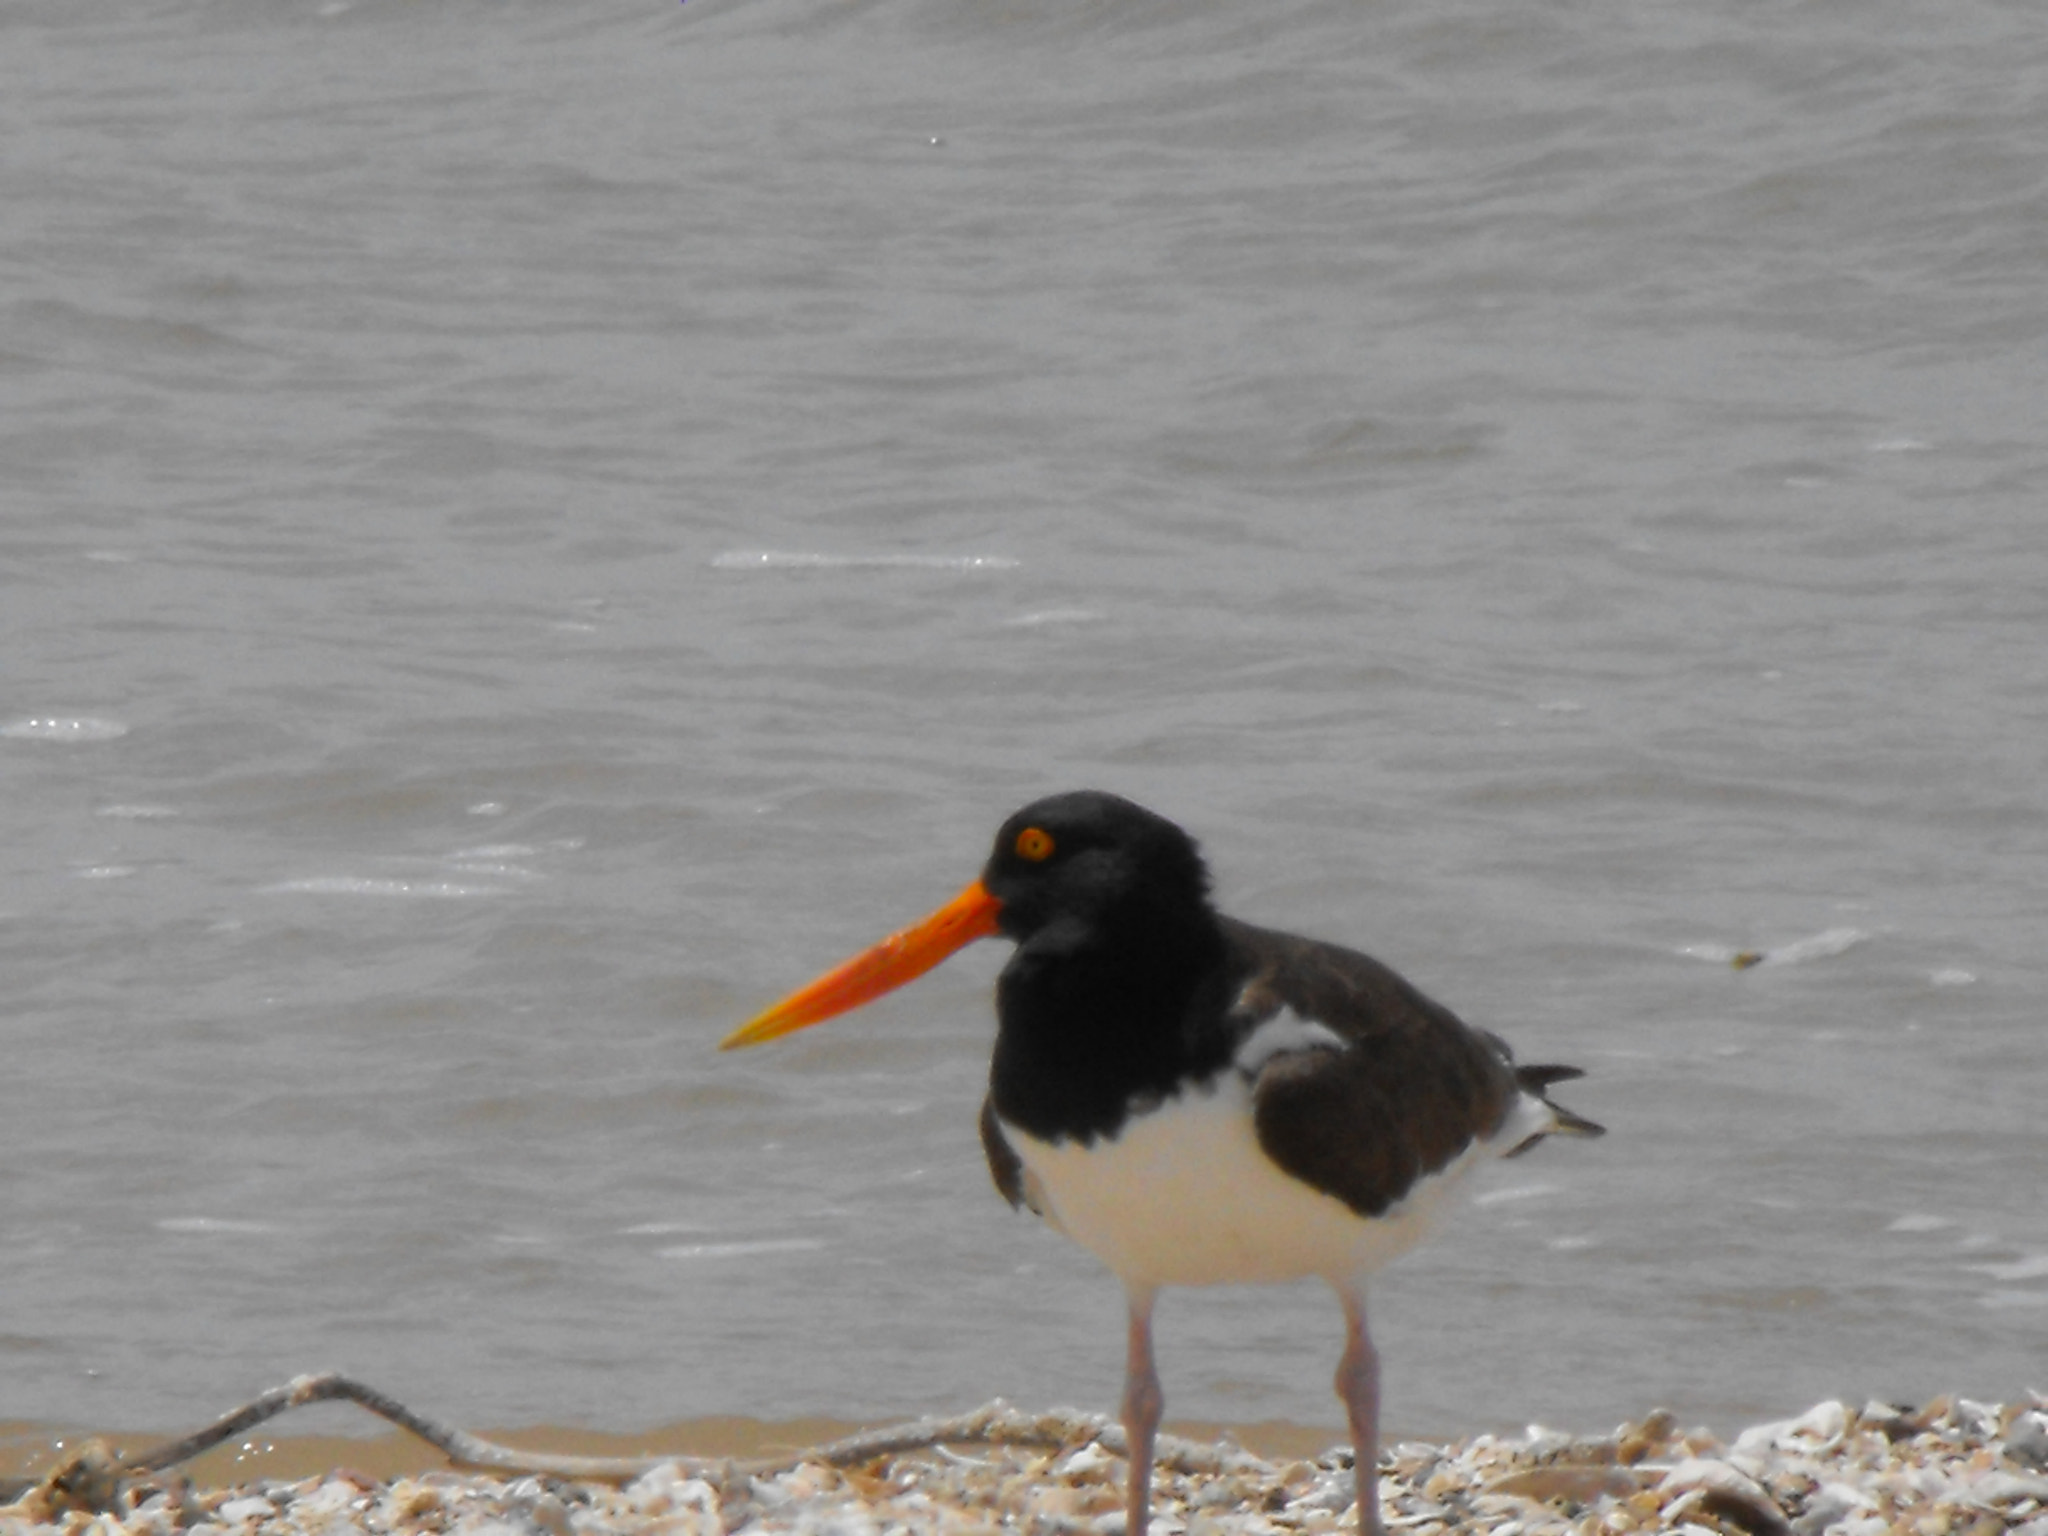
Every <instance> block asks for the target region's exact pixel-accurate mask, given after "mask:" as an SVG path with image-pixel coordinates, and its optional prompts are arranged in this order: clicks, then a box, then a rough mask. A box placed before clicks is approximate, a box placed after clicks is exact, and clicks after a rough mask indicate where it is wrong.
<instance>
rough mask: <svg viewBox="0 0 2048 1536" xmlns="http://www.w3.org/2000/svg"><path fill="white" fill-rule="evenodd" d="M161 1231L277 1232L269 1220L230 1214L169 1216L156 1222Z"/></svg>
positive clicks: (158, 1229)
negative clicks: (253, 1219) (254, 1219)
mask: <svg viewBox="0 0 2048 1536" xmlns="http://www.w3.org/2000/svg"><path fill="white" fill-rule="evenodd" d="M156 1229H157V1231H159V1232H198V1233H202V1234H204V1233H226V1234H229V1235H235V1234H247V1233H251V1232H275V1231H276V1230H277V1228H276V1227H275V1226H273V1225H272V1224H271V1223H269V1222H267V1221H239V1220H236V1219H235V1218H233V1217H229V1216H167V1217H165V1218H164V1219H163V1220H162V1221H160V1222H158V1223H157V1224H156Z"/></svg>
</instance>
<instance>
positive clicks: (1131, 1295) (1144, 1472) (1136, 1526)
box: [1123, 1286, 1166, 1536]
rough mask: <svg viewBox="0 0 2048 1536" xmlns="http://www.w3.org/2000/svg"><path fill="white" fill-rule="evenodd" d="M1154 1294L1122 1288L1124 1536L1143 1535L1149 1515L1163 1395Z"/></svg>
mask: <svg viewBox="0 0 2048 1536" xmlns="http://www.w3.org/2000/svg"><path fill="white" fill-rule="evenodd" d="M1153 1294H1154V1293H1153V1291H1152V1290H1151V1288H1150V1287H1149V1286H1148V1287H1145V1288H1142V1289H1140V1288H1139V1287H1136V1286H1126V1287H1125V1299H1126V1301H1127V1302H1128V1304H1129V1307H1130V1317H1131V1326H1130V1336H1129V1342H1128V1344H1127V1346H1126V1350H1125V1355H1124V1409H1123V1411H1124V1442H1125V1445H1126V1448H1127V1449H1128V1450H1129V1452H1130V1458H1131V1481H1130V1492H1129V1495H1128V1497H1127V1499H1126V1502H1125V1505H1124V1536H1145V1526H1146V1524H1147V1522H1148V1521H1149V1520H1150V1519H1151V1514H1152V1446H1153V1443H1154V1441H1156V1440H1157V1439H1158V1437H1159V1416H1160V1414H1161V1413H1163V1412H1164V1411H1165V1408H1166V1394H1165V1393H1163V1392H1161V1391H1160V1390H1159V1372H1158V1370H1157V1369H1156V1368H1154V1366H1153V1364H1152V1300H1153Z"/></svg>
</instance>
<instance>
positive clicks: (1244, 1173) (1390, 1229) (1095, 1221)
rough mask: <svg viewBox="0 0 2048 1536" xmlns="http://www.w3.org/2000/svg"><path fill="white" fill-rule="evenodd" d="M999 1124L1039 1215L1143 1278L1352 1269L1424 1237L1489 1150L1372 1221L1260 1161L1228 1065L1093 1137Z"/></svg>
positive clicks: (1347, 1275) (1248, 1111) (1343, 1277)
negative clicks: (1051, 1135)
mask: <svg viewBox="0 0 2048 1536" xmlns="http://www.w3.org/2000/svg"><path fill="white" fill-rule="evenodd" d="M1318 1043H1319V1042H1318ZM1002 1130H1003V1135H1004V1136H1005V1137H1007V1138H1008V1139H1009V1142H1010V1145H1011V1146H1012V1147H1014V1148H1015V1149H1016V1152H1017V1155H1018V1156H1019V1157H1020V1158H1021V1159H1022V1160H1023V1162H1024V1167H1025V1170H1026V1174H1027V1181H1028V1184H1029V1187H1030V1188H1031V1192H1032V1194H1033V1196H1034V1203H1035V1204H1036V1205H1038V1207H1039V1208H1040V1209H1041V1211H1042V1212H1043V1214H1044V1215H1045V1217H1046V1219H1047V1220H1048V1221H1050V1222H1052V1224H1053V1225H1054V1226H1056V1227H1058V1228H1059V1229H1060V1230H1061V1231H1062V1232H1064V1233H1066V1234H1067V1236H1069V1237H1071V1238H1073V1239H1074V1241H1075V1242H1077V1243H1079V1244H1081V1246H1082V1247H1084V1248H1086V1249H1088V1250H1089V1251H1090V1252H1092V1253H1094V1254H1095V1255H1096V1256H1097V1257H1098V1258H1100V1259H1101V1260H1102V1261H1103V1263H1105V1264H1107V1265H1108V1266H1109V1267H1110V1269H1111V1270H1113V1271H1114V1272H1115V1273H1116V1274H1117V1276H1118V1277H1119V1278H1121V1279H1122V1280H1124V1281H1125V1282H1126V1283H1127V1284H1131V1283H1136V1284H1140V1285H1216V1284H1225V1283H1236V1282H1245V1281H1268V1280H1291V1279H1298V1278H1301V1277H1305V1276H1312V1275H1313V1276H1321V1277H1322V1278H1324V1279H1326V1280H1329V1281H1330V1282H1331V1283H1332V1284H1340V1285H1341V1284H1343V1283H1344V1282H1345V1281H1347V1280H1355V1279H1358V1278H1361V1277H1363V1276H1365V1275H1367V1274H1370V1273H1371V1272H1372V1271H1374V1270H1376V1269H1378V1268H1379V1267H1380V1266H1381V1265H1383V1264H1385V1263H1387V1262H1388V1261H1389V1260H1390V1259H1393V1258H1394V1257H1396V1256H1397V1255H1399V1254H1401V1253H1403V1252H1405V1251H1406V1250H1407V1249H1409V1248H1411V1247H1413V1246H1414V1245H1415V1244H1416V1243H1417V1242H1419V1241H1421V1239H1422V1238H1423V1237H1424V1236H1425V1235H1426V1234H1427V1233H1428V1231H1429V1229H1430V1226H1431V1225H1432V1223H1433V1221H1434V1219H1435V1218H1436V1217H1438V1216H1439V1215H1441V1214H1442V1211H1443V1210H1444V1209H1445V1207H1447V1206H1448V1205H1450V1204H1452V1203H1453V1200H1452V1197H1453V1196H1455V1195H1456V1194H1457V1192H1458V1190H1459V1188H1460V1186H1462V1185H1463V1184H1464V1183H1465V1182H1466V1180H1467V1178H1468V1177H1469V1175H1470V1173H1471V1171H1472V1168H1473V1167H1474V1166H1475V1164H1476V1163H1477V1161H1478V1160H1479V1159H1480V1158H1481V1157H1483V1156H1484V1155H1485V1152H1486V1149H1485V1148H1482V1147H1479V1146H1474V1147H1469V1148H1467V1149H1466V1151H1465V1152H1464V1153H1463V1154H1462V1155H1461V1156H1460V1157H1459V1158H1458V1159H1457V1160H1456V1161H1454V1162H1452V1163H1451V1164H1450V1165H1449V1166H1447V1167H1446V1168H1444V1169H1442V1170H1441V1171H1440V1172H1438V1173H1436V1174H1434V1175H1432V1176H1431V1177H1429V1178H1428V1179H1426V1180H1424V1181H1423V1182H1422V1183H1421V1184H1418V1185H1417V1186H1416V1188H1415V1189H1414V1190H1412V1191H1411V1192H1410V1194H1409V1196H1408V1198H1407V1199H1406V1200H1404V1201H1402V1202H1401V1204H1399V1205H1398V1206H1395V1207H1394V1208H1393V1209H1391V1210H1389V1211H1388V1212H1386V1213H1385V1214H1384V1215H1382V1216H1379V1217H1376V1218H1373V1219H1370V1220H1368V1219H1366V1218H1365V1217H1362V1216H1360V1215H1358V1214H1357V1213H1356V1212H1355V1211H1353V1210H1352V1209H1351V1208H1350V1207H1349V1206H1347V1205H1345V1204H1344V1202H1343V1201H1341V1200H1338V1199H1336V1198H1334V1197H1333V1196H1330V1195H1325V1194H1323V1193H1321V1192H1320V1191H1318V1190H1315V1189H1312V1188H1311V1187H1310V1186H1308V1185H1306V1184H1304V1183H1302V1182H1300V1181H1299V1180H1298V1179H1295V1178H1294V1177H1293V1176H1291V1175H1290V1174H1288V1173H1286V1172H1284V1171H1282V1170H1281V1169H1280V1168H1279V1167H1278V1166H1277V1165H1275V1164H1274V1163H1273V1162H1272V1161H1271V1160H1270V1159H1268V1158H1267V1156H1266V1154H1265V1152H1264V1151H1263V1150H1262V1149H1261V1148H1260V1146H1259V1143H1258V1137H1257V1134H1256V1132H1255V1131H1254V1129H1253V1124H1252V1107H1251V1088H1250V1083H1249V1079H1248V1078H1247V1077H1246V1076H1245V1075H1243V1074H1241V1073H1239V1072H1238V1071H1235V1070H1229V1071H1225V1072H1223V1073H1222V1074H1220V1075H1219V1077H1218V1078H1217V1079H1216V1081H1215V1082H1214V1083H1213V1084H1212V1085H1211V1086H1210V1087H1209V1088H1208V1089H1207V1090H1200V1089H1196V1090H1190V1091H1188V1092H1186V1093H1183V1094H1181V1095H1180V1096H1179V1097H1178V1098H1174V1099H1170V1100H1168V1101H1166V1102H1165V1103H1164V1104H1162V1105H1160V1106H1159V1107H1158V1108H1157V1109H1154V1110H1152V1111H1151V1112H1149V1113H1147V1114H1144V1115H1136V1116H1133V1117H1132V1118H1131V1119H1130V1120H1128V1121H1126V1122H1125V1124H1124V1127H1123V1132H1122V1134H1121V1135H1119V1136H1118V1137H1116V1138H1115V1139H1114V1140H1111V1139H1109V1138H1107V1137H1098V1138H1097V1139H1096V1141H1095V1142H1094V1144H1093V1145H1092V1146H1082V1145H1081V1144H1080V1143H1078V1142H1072V1141H1063V1142H1045V1141H1040V1140H1038V1139H1037V1138H1036V1137H1034V1136H1032V1135H1030V1134H1029V1133H1028V1132H1026V1131H1023V1130H1020V1129H1018V1128H1017V1127H1016V1126H1013V1125H1010V1124H1007V1123H1005V1124H1004V1125H1003V1127H1002Z"/></svg>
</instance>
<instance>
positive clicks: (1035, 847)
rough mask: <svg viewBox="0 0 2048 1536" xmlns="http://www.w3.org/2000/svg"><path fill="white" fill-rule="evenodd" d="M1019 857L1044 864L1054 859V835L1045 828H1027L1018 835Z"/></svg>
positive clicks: (1017, 848)
mask: <svg viewBox="0 0 2048 1536" xmlns="http://www.w3.org/2000/svg"><path fill="white" fill-rule="evenodd" d="M1014 846H1015V847H1016V850H1017V857H1018V858H1020V859H1028V860H1030V861H1031V862H1032V863H1033V864H1043V863H1044V862H1045V861H1046V860H1047V859H1049V858H1051V857H1052V846H1053V845H1052V834H1051V833H1050V832H1048V831H1046V830H1045V828H1043V827H1026V828H1025V829H1024V830H1023V831H1022V832H1019V833H1018V834H1017V841H1016V843H1015V845H1014Z"/></svg>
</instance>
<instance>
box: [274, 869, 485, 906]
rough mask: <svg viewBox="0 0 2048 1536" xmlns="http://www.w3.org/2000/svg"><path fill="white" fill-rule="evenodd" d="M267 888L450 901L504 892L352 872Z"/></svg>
mask: <svg viewBox="0 0 2048 1536" xmlns="http://www.w3.org/2000/svg"><path fill="white" fill-rule="evenodd" d="M264 890H266V891H273V892H279V893H283V894H286V895H292V896H389V897H402V898H411V899H417V900H428V901H452V900H456V899H459V898H461V897H464V896H503V895H506V894H508V893H507V892H506V890H505V888H504V887H503V886H497V885H464V884H462V883H461V882H460V881H456V880H371V879H365V878H361V877H359V876H355V875H315V876H313V877H312V878H310V879H306V880H286V881H283V882H281V883H280V884H277V885H267V886H265V887H264Z"/></svg>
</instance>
